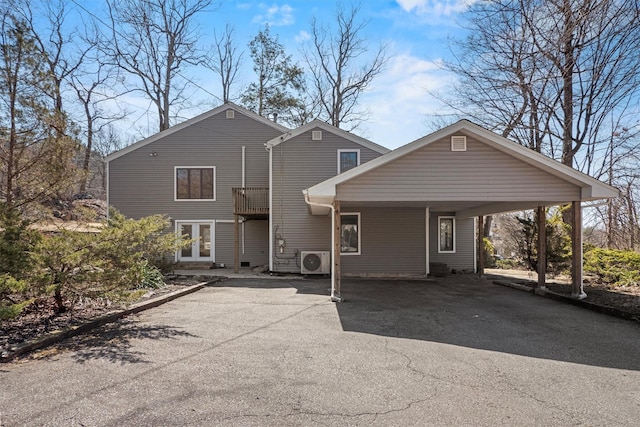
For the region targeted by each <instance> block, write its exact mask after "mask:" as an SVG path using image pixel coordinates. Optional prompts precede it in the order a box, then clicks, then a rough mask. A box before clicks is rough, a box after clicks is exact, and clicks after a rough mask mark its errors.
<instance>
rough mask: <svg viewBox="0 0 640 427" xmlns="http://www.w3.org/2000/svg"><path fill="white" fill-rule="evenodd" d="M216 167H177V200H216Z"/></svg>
mask: <svg viewBox="0 0 640 427" xmlns="http://www.w3.org/2000/svg"><path fill="white" fill-rule="evenodd" d="M215 188H216V168H215V166H176V168H175V200H210V201H211V200H215V199H216V191H215Z"/></svg>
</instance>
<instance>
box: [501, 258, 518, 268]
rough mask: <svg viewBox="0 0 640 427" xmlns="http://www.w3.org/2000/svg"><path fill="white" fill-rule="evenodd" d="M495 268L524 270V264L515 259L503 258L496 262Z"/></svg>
mask: <svg viewBox="0 0 640 427" xmlns="http://www.w3.org/2000/svg"><path fill="white" fill-rule="evenodd" d="M496 268H500V269H503V270H514V269H516V270H517V269H520V268H524V263H523V262H522V261H519V260H517V259H515V258H505V259H499V260H496Z"/></svg>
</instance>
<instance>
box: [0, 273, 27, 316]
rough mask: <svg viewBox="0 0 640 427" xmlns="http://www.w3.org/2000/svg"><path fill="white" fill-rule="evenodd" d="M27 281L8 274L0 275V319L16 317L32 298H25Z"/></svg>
mask: <svg viewBox="0 0 640 427" xmlns="http://www.w3.org/2000/svg"><path fill="white" fill-rule="evenodd" d="M27 289H28V287H27V283H26V282H25V281H24V280H17V279H15V278H14V277H12V276H11V275H9V274H2V275H0V321H1V320H7V319H12V318H14V317H17V316H18V315H19V314H20V313H21V312H22V310H23V309H24V308H25V307H26V306H27V305H29V304H31V302H33V299H29V298H26V291H27Z"/></svg>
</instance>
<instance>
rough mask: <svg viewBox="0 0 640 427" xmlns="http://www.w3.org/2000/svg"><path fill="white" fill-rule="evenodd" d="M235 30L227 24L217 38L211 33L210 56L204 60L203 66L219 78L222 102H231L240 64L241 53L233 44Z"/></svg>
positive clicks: (214, 33) (215, 34)
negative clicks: (232, 88) (211, 45)
mask: <svg viewBox="0 0 640 427" xmlns="http://www.w3.org/2000/svg"><path fill="white" fill-rule="evenodd" d="M234 36H235V29H234V28H233V27H231V26H229V25H228V24H227V26H225V29H224V33H222V34H221V35H220V37H219V38H218V34H217V33H216V31H215V30H214V32H213V40H214V43H213V47H212V55H211V57H210V58H207V59H206V60H205V64H206V65H207V67H208V68H209V69H211V70H212V71H213V72H214V73H215V74H216V75H217V76H218V77H219V78H220V85H221V86H222V102H224V103H226V102H229V101H231V99H232V98H231V87H232V86H233V84H234V83H235V82H236V78H237V77H238V70H239V69H240V65H241V64H242V52H240V53H238V48H237V46H236V45H235V44H234Z"/></svg>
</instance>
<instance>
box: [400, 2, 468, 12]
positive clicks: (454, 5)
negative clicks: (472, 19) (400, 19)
mask: <svg viewBox="0 0 640 427" xmlns="http://www.w3.org/2000/svg"><path fill="white" fill-rule="evenodd" d="M396 1H397V2H398V4H399V5H400V7H401V8H402V9H403V10H404V11H405V12H409V13H411V12H415V13H416V14H418V15H435V16H450V15H453V14H455V13H460V12H464V11H465V10H467V9H468V8H469V6H471V5H472V4H473V3H475V2H476V1H477V0H396Z"/></svg>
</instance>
